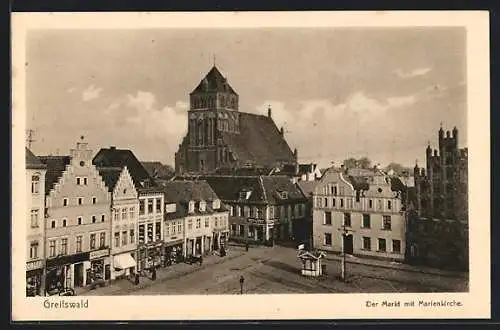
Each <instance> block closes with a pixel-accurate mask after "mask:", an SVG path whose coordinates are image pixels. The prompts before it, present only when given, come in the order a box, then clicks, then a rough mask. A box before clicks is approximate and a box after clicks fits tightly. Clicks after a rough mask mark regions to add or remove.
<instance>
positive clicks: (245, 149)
mask: <svg viewBox="0 0 500 330" xmlns="http://www.w3.org/2000/svg"><path fill="white" fill-rule="evenodd" d="M239 117H240V127H239V128H240V133H239V134H235V133H229V132H221V135H222V137H223V140H224V142H225V143H227V144H228V145H229V147H230V149H231V151H232V152H233V154H234V156H235V157H236V159H237V160H238V161H239V162H240V164H242V165H245V164H249V165H259V166H265V167H268V168H272V167H275V166H276V164H277V163H295V157H294V155H293V152H292V150H291V149H290V147H289V146H288V143H287V142H286V140H285V139H284V137H283V135H281V133H280V131H279V130H278V128H277V127H276V125H275V123H274V121H273V120H272V118H270V117H267V116H263V115H257V114H252V113H245V112H240V113H239Z"/></svg>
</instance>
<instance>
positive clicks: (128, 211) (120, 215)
mask: <svg viewBox="0 0 500 330" xmlns="http://www.w3.org/2000/svg"><path fill="white" fill-rule="evenodd" d="M129 218H130V219H134V218H135V207H130V208H127V207H123V208H116V209H115V210H114V217H113V219H114V221H119V220H120V219H121V220H127V219H129Z"/></svg>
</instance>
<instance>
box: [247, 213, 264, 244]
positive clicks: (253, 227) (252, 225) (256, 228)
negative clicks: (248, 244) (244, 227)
mask: <svg viewBox="0 0 500 330" xmlns="http://www.w3.org/2000/svg"><path fill="white" fill-rule="evenodd" d="M248 222H249V225H248V238H249V239H250V240H254V241H258V242H264V241H265V239H266V230H265V226H266V222H265V221H264V220H260V219H248Z"/></svg>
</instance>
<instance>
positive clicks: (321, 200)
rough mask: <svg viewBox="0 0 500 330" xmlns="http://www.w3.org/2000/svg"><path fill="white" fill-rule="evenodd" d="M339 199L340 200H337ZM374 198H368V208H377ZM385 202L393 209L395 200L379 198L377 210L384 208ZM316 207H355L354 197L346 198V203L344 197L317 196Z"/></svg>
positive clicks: (357, 200) (357, 197) (389, 208)
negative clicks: (384, 200)
mask: <svg viewBox="0 0 500 330" xmlns="http://www.w3.org/2000/svg"><path fill="white" fill-rule="evenodd" d="M337 201H338V202H337ZM359 201H360V199H359V195H356V202H359ZM373 204H374V203H373V200H372V199H369V200H368V208H369V209H375V208H374V205H373ZM384 204H386V205H387V210H392V209H393V201H392V200H387V203H384V202H383V200H381V199H378V200H377V207H376V209H377V210H383V208H384ZM316 207H318V208H327V207H340V208H344V207H345V208H348V209H352V208H353V200H352V198H346V199H345V203H344V198H327V197H316Z"/></svg>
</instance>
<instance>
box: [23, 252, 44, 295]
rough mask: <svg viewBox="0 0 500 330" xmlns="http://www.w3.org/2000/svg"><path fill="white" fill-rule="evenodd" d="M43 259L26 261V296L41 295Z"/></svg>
mask: <svg viewBox="0 0 500 330" xmlns="http://www.w3.org/2000/svg"><path fill="white" fill-rule="evenodd" d="M43 264H44V262H43V260H36V261H30V262H27V263H26V296H27V297H35V296H40V295H42V292H41V291H42V280H43V266H44V265H43Z"/></svg>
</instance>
